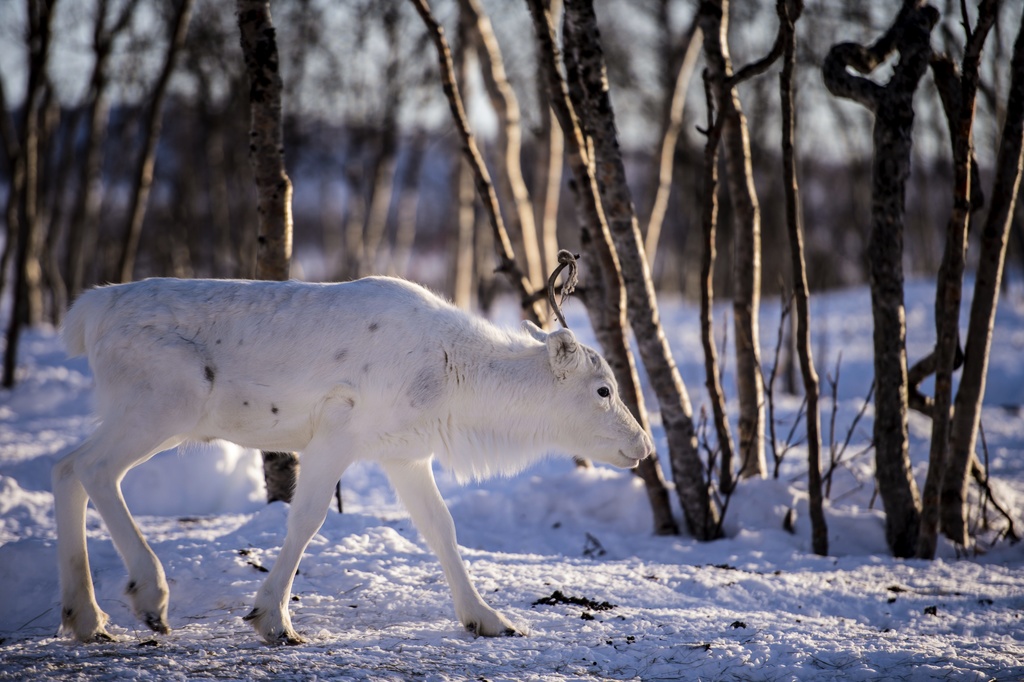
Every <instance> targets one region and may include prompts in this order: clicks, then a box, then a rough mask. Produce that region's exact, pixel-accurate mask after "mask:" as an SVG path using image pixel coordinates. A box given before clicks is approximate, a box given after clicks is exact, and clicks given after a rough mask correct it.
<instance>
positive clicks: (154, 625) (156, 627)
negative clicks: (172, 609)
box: [142, 612, 171, 635]
mask: <svg viewBox="0 0 1024 682" xmlns="http://www.w3.org/2000/svg"><path fill="white" fill-rule="evenodd" d="M142 621H143V622H144V623H145V624H146V625H147V626H148V627H149V629H150V630H152V631H153V632H159V633H160V634H161V635H166V634H167V633H169V632H170V631H171V628H170V627H168V626H167V621H165V620H164V618H163V616H161V615H160V614H159V613H152V612H150V613H144V614H142Z"/></svg>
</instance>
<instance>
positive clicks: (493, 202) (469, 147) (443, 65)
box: [410, 0, 542, 323]
mask: <svg viewBox="0 0 1024 682" xmlns="http://www.w3.org/2000/svg"><path fill="white" fill-rule="evenodd" d="M410 1H411V2H412V4H413V6H415V7H416V11H417V12H418V13H419V15H420V18H422V19H423V23H424V24H425V25H426V27H427V33H428V35H429V36H430V39H431V41H432V42H433V43H434V47H435V48H436V50H437V60H438V66H439V68H440V73H441V85H442V87H443V88H444V94H445V96H446V97H447V99H448V106H449V108H450V109H451V113H452V119H453V121H454V123H455V127H456V129H457V130H458V133H459V137H460V138H461V139H462V146H463V152H464V154H465V156H466V159H467V161H469V164H470V166H471V167H472V168H473V177H474V179H475V180H476V189H477V194H479V196H480V200H481V201H482V202H483V205H484V210H485V211H486V212H487V218H488V220H489V221H490V223H491V229H492V230H493V231H494V238H495V246H496V248H497V249H498V259H499V261H500V264H499V265H498V268H497V270H498V271H499V272H503V273H505V276H506V277H508V279H509V281H510V282H511V283H512V286H513V288H514V289H515V290H516V293H517V294H519V300H520V302H521V304H522V307H523V309H524V310H525V311H526V312H527V314H529V315H530V317H531V318H532V320H533V321H534V322H537V323H540V321H541V319H542V314H541V312H540V308H541V306H539V305H537V302H536V301H535V300H534V299H533V292H532V290H531V289H532V288H531V287H530V283H529V280H527V279H526V276H525V275H524V274H523V271H522V270H521V269H520V268H519V266H518V265H517V264H516V260H515V253H514V252H513V250H512V242H511V241H510V240H509V236H508V231H507V230H506V229H505V223H504V221H503V220H502V219H501V209H500V208H499V207H498V197H497V195H496V194H495V192H494V183H493V182H491V176H490V173H488V171H487V166H486V164H484V159H483V156H482V155H481V154H480V149H479V147H477V144H476V138H475V137H474V136H473V133H472V131H471V130H470V128H469V118H468V117H467V116H466V107H465V105H464V104H463V101H462V95H461V94H460V93H459V84H458V83H457V82H456V81H455V66H454V65H453V63H452V53H451V49H450V48H449V47H448V39H447V38H445V33H444V28H443V27H442V26H441V24H439V23H438V22H437V20H435V19H434V17H433V15H432V14H431V13H430V6H429V5H428V4H427V0H410Z"/></svg>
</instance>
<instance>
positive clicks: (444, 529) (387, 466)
mask: <svg viewBox="0 0 1024 682" xmlns="http://www.w3.org/2000/svg"><path fill="white" fill-rule="evenodd" d="M382 466H383V468H384V471H385V473H386V474H387V476H388V479H389V480H390V481H391V485H392V486H393V487H394V489H395V492H397V493H398V497H399V499H401V500H402V503H403V504H404V505H405V507H406V509H408V510H409V516H411V517H412V522H413V524H414V525H415V526H416V528H417V529H418V530H419V532H420V534H421V535H423V538H424V539H425V540H426V541H427V545H429V546H430V549H431V550H433V552H434V554H436V555H437V558H438V559H439V560H440V562H441V568H442V569H444V575H445V578H446V579H447V580H448V586H449V587H450V588H451V591H452V598H453V599H454V601H455V614H456V615H457V616H458V618H459V621H460V622H461V623H462V624H463V625H464V626H465V627H466V629H467V630H469V631H470V632H472V633H474V634H477V635H484V636H485V637H498V636H502V635H506V636H507V635H516V634H522V633H519V632H518V631H517V630H516V628H515V626H513V625H512V623H510V622H509V621H508V620H506V619H505V617H504V616H502V615H501V614H500V613H498V612H497V611H495V610H494V609H492V608H491V607H490V606H488V605H487V604H486V603H485V602H484V600H483V598H482V597H481V596H480V593H479V592H477V591H476V588H475V587H473V583H472V582H470V579H469V572H468V571H467V570H466V565H465V563H463V561H462V557H461V556H460V555H459V547H458V544H457V543H456V541H455V522H454V521H453V520H452V515H451V513H450V512H449V511H448V507H447V505H445V503H444V499H442V497H441V493H440V491H439V490H438V489H437V483H436V482H435V481H434V472H433V470H432V469H431V467H430V459H429V458H428V459H421V460H415V461H411V462H409V461H397V460H391V461H385V462H382Z"/></svg>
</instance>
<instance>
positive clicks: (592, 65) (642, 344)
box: [530, 0, 721, 540]
mask: <svg viewBox="0 0 1024 682" xmlns="http://www.w3.org/2000/svg"><path fill="white" fill-rule="evenodd" d="M535 5H536V2H534V1H533V0H531V3H530V9H531V13H533V14H534V15H535V19H534V21H535V25H536V24H537V23H538V22H537V16H541V17H543V16H544V13H543V11H542V10H541V8H539V7H535ZM538 28H540V27H539V26H538ZM540 32H541V31H538V33H540ZM545 33H547V32H545ZM539 38H540V39H541V41H542V43H545V47H544V51H545V52H547V53H548V54H551V55H554V54H555V53H554V45H553V39H552V37H551V36H550V34H549V33H547V39H546V40H545V36H543V35H541V36H539ZM564 41H565V46H566V72H567V74H568V75H569V79H570V81H573V80H576V81H577V82H578V84H579V87H580V90H581V92H582V100H583V101H580V102H579V106H577V105H576V102H573V109H575V111H579V112H580V119H581V120H582V121H583V122H584V123H583V125H582V126H581V128H582V129H583V130H584V132H585V134H586V135H587V136H589V137H590V142H592V144H593V149H594V153H593V155H588V157H587V158H588V160H589V162H590V165H591V166H592V168H593V169H594V170H595V175H596V187H597V188H598V190H599V196H598V197H595V199H594V200H595V203H597V204H599V205H600V206H602V207H603V210H604V215H605V218H606V220H607V224H608V230H609V233H610V235H611V239H612V241H613V243H614V246H615V252H616V254H617V256H618V258H619V263H620V265H621V268H622V279H623V283H624V286H625V290H626V299H627V310H628V315H629V321H630V324H631V325H632V327H633V331H634V333H635V334H636V339H637V344H638V346H639V349H640V354H641V357H642V358H643V362H644V367H645V368H646V370H647V373H648V377H649V378H650V381H651V386H652V388H653V389H654V391H655V393H656V394H657V396H658V402H659V404H660V406H661V415H662V422H663V423H664V425H665V433H666V435H667V437H668V442H669V456H670V458H671V461H672V475H673V479H674V481H675V484H676V491H677V494H678V495H679V497H680V501H681V503H682V506H683V510H684V512H685V515H686V521H687V526H688V528H689V530H690V532H691V533H692V534H693V535H694V536H696V537H698V538H699V539H702V540H709V539H713V538H715V537H717V536H718V534H719V533H720V532H721V529H720V528H719V521H718V510H717V509H716V508H715V506H714V504H713V502H712V501H711V499H710V496H709V493H708V488H707V483H706V481H705V480H704V475H703V474H704V466H703V463H702V462H701V460H700V456H699V454H698V451H697V439H696V433H695V430H694V426H693V410H692V408H691V406H690V399H689V395H688V394H687V392H686V387H685V386H684V385H683V381H682V378H681V376H680V374H679V370H678V368H677V367H676V364H675V360H674V359H673V358H672V354H671V351H670V349H669V346H668V340H667V339H666V338H665V333H664V330H663V328H662V326H661V320H660V317H659V314H658V307H657V301H656V299H655V295H654V285H653V283H652V281H651V276H650V270H649V269H648V267H647V259H646V257H645V255H644V251H643V242H642V239H641V237H640V230H639V228H638V225H637V220H636V214H635V211H634V208H633V202H632V199H631V197H630V194H629V188H628V186H627V185H626V180H625V171H624V168H623V163H622V157H621V154H620V152H619V148H618V137H617V134H616V132H615V121H614V114H613V113H612V108H611V102H610V101H609V98H608V91H607V89H606V86H607V79H606V78H605V68H604V56H603V53H602V51H601V46H600V34H599V32H598V30H597V20H596V17H595V15H594V10H593V5H592V4H591V2H590V1H589V0H570V1H567V2H566V3H565V34H564ZM548 43H550V44H548ZM549 78H550V76H549ZM552 90H554V88H552ZM552 99H553V100H554V99H555V98H552ZM563 116H564V114H560V115H559V118H560V122H561V123H562V128H563V131H565V132H566V134H567V137H568V134H569V131H570V130H571V129H572V128H571V125H570V126H567V125H566V123H567V122H566V121H565V120H564V119H563ZM580 142H581V143H583V144H585V142H583V140H580ZM581 151H582V149H581ZM593 186H594V184H593V183H591V187H593ZM584 190H586V187H584Z"/></svg>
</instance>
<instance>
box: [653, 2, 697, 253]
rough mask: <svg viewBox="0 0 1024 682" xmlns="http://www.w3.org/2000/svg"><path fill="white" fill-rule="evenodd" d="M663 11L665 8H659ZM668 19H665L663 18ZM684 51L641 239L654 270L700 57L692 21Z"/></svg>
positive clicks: (665, 126)
mask: <svg viewBox="0 0 1024 682" xmlns="http://www.w3.org/2000/svg"><path fill="white" fill-rule="evenodd" d="M662 6H663V7H666V5H664V4H663V5H662ZM666 18H667V17H666ZM683 43H684V45H685V48H683V49H682V50H681V51H682V53H683V58H682V59H681V60H680V61H679V70H678V72H677V74H676V78H675V87H674V89H673V91H672V98H671V101H670V103H669V107H668V115H667V116H666V120H665V122H664V130H663V132H662V136H661V152H660V154H659V155H658V159H659V161H658V187H657V191H656V193H655V195H654V204H653V206H652V208H651V216H650V218H649V219H648V221H647V236H646V237H644V251H646V253H647V265H648V267H650V268H651V269H652V270H653V269H654V261H655V260H656V258H657V256H658V241H659V240H660V239H661V228H662V225H664V223H665V214H666V213H667V211H668V200H669V197H670V195H671V194H672V176H673V174H674V171H675V167H676V146H677V144H678V143H679V133H680V132H681V131H682V129H683V108H684V107H685V105H686V92H687V90H689V87H690V78H691V77H692V76H693V69H694V67H695V66H696V65H697V59H698V57H700V46H701V34H700V28H699V27H698V26H697V21H696V19H694V22H693V24H692V25H691V26H690V30H689V31H687V33H686V37H685V38H684V39H683Z"/></svg>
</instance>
